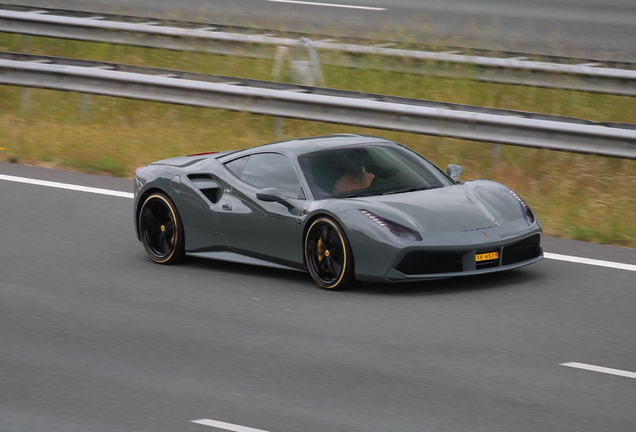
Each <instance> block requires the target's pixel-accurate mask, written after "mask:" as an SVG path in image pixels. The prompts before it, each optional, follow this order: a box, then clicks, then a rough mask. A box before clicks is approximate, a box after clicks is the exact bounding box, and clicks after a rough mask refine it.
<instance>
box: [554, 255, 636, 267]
mask: <svg viewBox="0 0 636 432" xmlns="http://www.w3.org/2000/svg"><path fill="white" fill-rule="evenodd" d="M543 256H544V257H545V258H548V259H553V260H558V261H567V262H573V263H579V264H589V265H594V266H598V267H609V268H613V269H620V270H629V271H636V265H634V264H623V263H617V262H612V261H602V260H597V259H590V258H581V257H574V256H568V255H559V254H555V253H550V252H544V253H543Z"/></svg>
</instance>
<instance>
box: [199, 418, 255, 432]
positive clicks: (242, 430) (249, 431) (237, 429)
mask: <svg viewBox="0 0 636 432" xmlns="http://www.w3.org/2000/svg"><path fill="white" fill-rule="evenodd" d="M190 423H196V424H200V425H204V426H211V427H215V428H219V429H225V430H229V431H234V432H267V431H265V430H262V429H254V428H251V427H247V426H240V425H235V424H232V423H225V422H220V421H217V420H210V419H201V420H191V421H190Z"/></svg>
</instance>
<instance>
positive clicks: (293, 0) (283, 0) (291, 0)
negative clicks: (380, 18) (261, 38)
mask: <svg viewBox="0 0 636 432" xmlns="http://www.w3.org/2000/svg"><path fill="white" fill-rule="evenodd" d="M267 1H268V2H274V3H293V4H299V5H305V6H327V7H336V8H347V9H362V10H371V11H385V10H387V9H386V8H380V7H372V6H354V5H343V4H335V3H316V2H308V1H299V0H267Z"/></svg>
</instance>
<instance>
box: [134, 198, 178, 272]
mask: <svg viewBox="0 0 636 432" xmlns="http://www.w3.org/2000/svg"><path fill="white" fill-rule="evenodd" d="M139 234H140V237H141V242H142V243H143V245H144V248H145V249H146V253H147V254H148V256H149V257H150V259H151V260H153V261H154V262H156V263H159V264H174V263H176V262H179V261H181V260H182V259H183V257H184V256H185V239H184V235H183V225H182V224H181V218H180V217H179V212H178V211H177V208H176V207H175V205H174V203H173V202H172V200H170V198H168V197H167V196H166V195H164V194H163V193H154V194H152V195H150V196H148V198H146V199H145V201H144V203H143V205H142V206H141V211H140V212H139Z"/></svg>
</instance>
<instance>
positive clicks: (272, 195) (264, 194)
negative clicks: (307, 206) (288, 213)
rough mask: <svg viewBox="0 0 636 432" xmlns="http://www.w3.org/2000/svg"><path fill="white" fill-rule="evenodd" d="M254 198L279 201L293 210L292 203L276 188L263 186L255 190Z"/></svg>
mask: <svg viewBox="0 0 636 432" xmlns="http://www.w3.org/2000/svg"><path fill="white" fill-rule="evenodd" d="M256 198H258V199H259V200H261V201H265V202H277V203H281V204H282V205H284V206H285V207H287V208H288V209H289V210H293V209H295V208H296V206H295V205H294V204H292V203H291V202H290V201H288V200H287V199H286V198H285V197H284V196H283V194H282V193H281V192H280V191H279V190H278V189H276V188H265V189H261V190H259V191H258V192H256Z"/></svg>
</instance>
